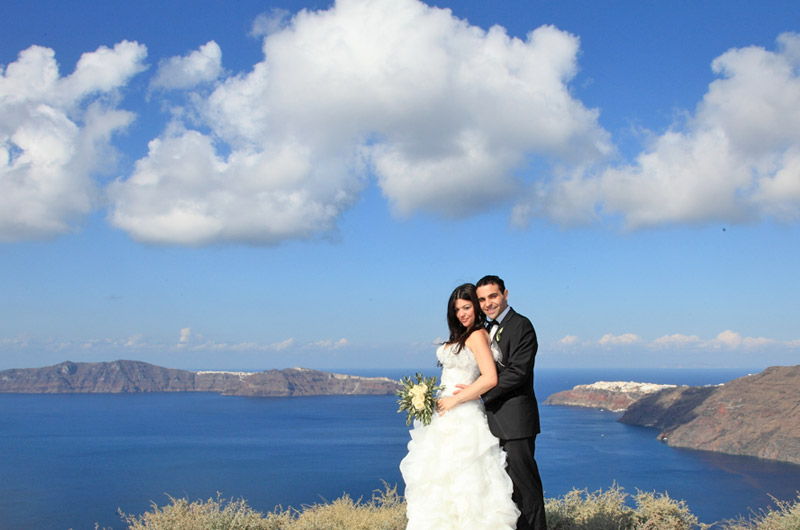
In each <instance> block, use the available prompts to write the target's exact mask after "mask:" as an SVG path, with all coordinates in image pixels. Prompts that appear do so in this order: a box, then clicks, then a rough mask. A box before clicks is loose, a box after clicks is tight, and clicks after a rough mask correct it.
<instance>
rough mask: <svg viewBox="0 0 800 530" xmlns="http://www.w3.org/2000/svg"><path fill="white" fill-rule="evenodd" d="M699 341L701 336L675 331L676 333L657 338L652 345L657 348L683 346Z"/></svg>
mask: <svg viewBox="0 0 800 530" xmlns="http://www.w3.org/2000/svg"><path fill="white" fill-rule="evenodd" d="M699 343H700V337H698V336H697V335H684V334H682V333H675V334H674V335H664V336H662V337H659V338H657V339H655V340H654V341H653V344H652V345H653V346H654V347H656V348H674V347H678V348H681V347H686V346H691V345H696V344H699Z"/></svg>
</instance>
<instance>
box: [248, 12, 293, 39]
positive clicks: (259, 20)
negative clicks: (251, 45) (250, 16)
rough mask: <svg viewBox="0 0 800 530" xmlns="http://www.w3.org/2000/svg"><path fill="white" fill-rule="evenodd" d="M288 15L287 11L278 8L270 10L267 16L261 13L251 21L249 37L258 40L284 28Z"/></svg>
mask: <svg viewBox="0 0 800 530" xmlns="http://www.w3.org/2000/svg"><path fill="white" fill-rule="evenodd" d="M290 15H291V13H289V11H287V10H285V9H280V8H272V10H270V12H269V14H267V13H261V14H260V15H258V16H257V17H256V18H255V20H253V26H252V27H251V28H250V36H251V37H254V38H257V39H260V38H262V37H266V36H267V35H270V34H272V33H275V32H277V31H279V30H281V29H283V28H285V27H286V26H287V23H288V20H289V18H290Z"/></svg>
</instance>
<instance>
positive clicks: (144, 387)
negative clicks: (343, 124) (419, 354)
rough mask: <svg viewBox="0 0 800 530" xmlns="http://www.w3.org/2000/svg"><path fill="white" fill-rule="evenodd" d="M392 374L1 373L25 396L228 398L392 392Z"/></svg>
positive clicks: (136, 368)
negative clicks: (167, 394) (162, 394)
mask: <svg viewBox="0 0 800 530" xmlns="http://www.w3.org/2000/svg"><path fill="white" fill-rule="evenodd" d="M400 387H401V385H400V383H399V381H394V380H392V379H389V378H387V377H360V376H355V375H345V374H337V373H330V372H322V371H319V370H310V369H307V368H288V369H285V370H265V371H263V372H226V371H190V370H178V369H174V368H164V367H161V366H156V365H153V364H149V363H145V362H141V361H126V360H118V361H113V362H97V363H77V362H71V361H65V362H62V363H59V364H56V365H53V366H47V367H44V368H21V369H11V370H4V371H2V372H0V392H2V393H24V394H66V393H114V394H118V393H126V392H215V393H220V394H223V395H226V396H254V397H255V396H275V397H287V396H320V395H356V394H369V395H389V394H394V393H395V392H397V390H399V389H400Z"/></svg>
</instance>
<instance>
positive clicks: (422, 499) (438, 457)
mask: <svg viewBox="0 0 800 530" xmlns="http://www.w3.org/2000/svg"><path fill="white" fill-rule="evenodd" d="M455 349H456V345H447V344H445V345H442V346H440V347H439V348H438V349H437V351H436V357H437V358H438V359H439V362H440V363H441V364H442V367H443V368H442V378H441V383H440V384H441V385H443V386H444V387H445V388H444V390H443V391H442V395H444V396H448V395H452V393H453V391H454V390H456V386H455V385H456V384H458V383H463V384H467V385H468V384H470V383H472V382H473V381H475V379H477V378H478V376H479V375H480V370H479V369H478V363H477V361H476V360H475V356H474V355H473V353H472V351H470V350H469V349H468V348H467V347H466V346H465V347H464V348H462V349H461V351H460V352H458V353H454V352H455ZM492 354H493V355H494V356H495V359H499V358H500V351H499V349H497V346H496V345H495V344H493V345H492ZM410 434H411V441H410V442H408V454H407V455H406V456H405V458H403V460H402V461H401V462H400V472H401V473H402V475H403V480H404V481H405V483H406V489H405V498H406V503H407V511H406V513H407V515H408V526H407V527H406V528H407V530H451V529H452V530H456V529H457V530H505V529H507V530H513V529H514V528H515V527H516V523H517V518H518V517H519V511H518V510H517V507H516V505H515V504H514V502H513V501H512V500H511V493H512V491H513V485H512V483H511V479H510V478H509V476H508V474H507V473H506V470H505V466H506V454H505V452H503V450H502V449H501V448H500V445H499V442H498V440H497V438H495V437H494V436H493V435H492V433H491V432H489V426H488V425H487V423H486V412H485V410H484V407H483V403H482V402H481V401H480V400H479V399H475V400H472V401H468V402H465V403H461V404H459V405H457V406H455V407H453V408H452V409H450V410H449V411H447V413H445V414H444V415H442V416H439V415H438V414H436V413H434V415H433V418H432V419H431V423H430V424H429V425H428V426H423V425H422V423H420V422H418V421H415V422H414V427H413V429H411V431H410Z"/></svg>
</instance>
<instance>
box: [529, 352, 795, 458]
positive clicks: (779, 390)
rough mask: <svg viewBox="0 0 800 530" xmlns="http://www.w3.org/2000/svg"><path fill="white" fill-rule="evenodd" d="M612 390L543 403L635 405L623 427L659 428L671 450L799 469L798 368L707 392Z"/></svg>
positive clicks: (582, 391) (589, 389) (581, 391)
mask: <svg viewBox="0 0 800 530" xmlns="http://www.w3.org/2000/svg"><path fill="white" fill-rule="evenodd" d="M608 385H613V383H612V384H610V383H602V384H599V386H597V387H594V388H593V385H580V386H581V387H585V388H579V387H576V388H574V389H573V390H571V391H566V392H559V393H558V394H554V395H553V396H550V397H549V398H548V399H547V400H546V401H545V403H549V404H565V405H572V406H587V407H601V408H605V409H608V410H615V408H614V407H616V406H617V405H620V406H621V405H623V404H624V403H625V402H626V401H627V400H629V399H632V402H631V403H630V404H629V405H628V406H627V409H626V410H625V413H624V414H623V415H622V417H621V418H620V419H619V421H621V422H623V423H627V424H630V425H641V426H645V427H653V428H656V429H658V430H659V435H658V438H659V439H660V440H662V441H664V442H666V443H667V444H668V445H670V446H672V447H683V448H687V449H697V450H703V451H717V452H721V453H728V454H735V455H749V456H755V457H759V458H767V459H771V460H779V461H783V462H791V463H794V464H800V365H799V366H773V367H770V368H767V369H766V370H764V371H763V372H761V373H759V374H755V375H749V376H747V377H741V378H739V379H734V380H733V381H730V382H728V383H725V384H724V385H717V386H708V387H691V386H672V387H667V388H662V389H659V390H656V391H654V392H640V391H637V390H635V386H630V385H629V386H627V387H625V386H622V387H620V388H619V389H616V390H615V389H613V388H609V387H608ZM632 389H633V390H632ZM640 390H641V389H640ZM637 393H641V395H640V396H639V397H638V398H636V399H633V398H634V397H635V396H636V395H637ZM616 410H620V409H616Z"/></svg>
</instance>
